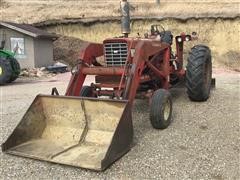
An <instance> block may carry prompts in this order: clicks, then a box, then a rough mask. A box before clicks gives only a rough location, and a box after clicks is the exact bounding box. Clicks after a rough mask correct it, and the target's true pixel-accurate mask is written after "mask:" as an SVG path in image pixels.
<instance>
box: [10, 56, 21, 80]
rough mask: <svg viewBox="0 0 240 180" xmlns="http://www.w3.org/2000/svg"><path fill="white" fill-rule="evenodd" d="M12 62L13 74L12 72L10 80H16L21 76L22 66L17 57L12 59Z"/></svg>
mask: <svg viewBox="0 0 240 180" xmlns="http://www.w3.org/2000/svg"><path fill="white" fill-rule="evenodd" d="M11 64H12V69H13V74H12V77H11V79H10V81H11V82H12V81H15V80H16V79H17V78H18V77H19V74H20V71H21V68H20V65H19V63H18V61H17V60H16V59H15V58H12V59H11Z"/></svg>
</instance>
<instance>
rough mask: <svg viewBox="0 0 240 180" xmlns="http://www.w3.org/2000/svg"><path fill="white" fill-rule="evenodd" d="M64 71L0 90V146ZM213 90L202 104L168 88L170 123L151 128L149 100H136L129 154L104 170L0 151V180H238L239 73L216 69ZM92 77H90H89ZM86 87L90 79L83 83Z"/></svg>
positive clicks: (64, 78)
mask: <svg viewBox="0 0 240 180" xmlns="http://www.w3.org/2000/svg"><path fill="white" fill-rule="evenodd" d="M69 75H70V74H69V73H65V74H59V75H57V76H55V77H53V78H50V79H39V80H31V79H21V78H20V79H18V80H17V81H16V82H14V83H12V84H10V85H7V86H1V87H0V93H1V119H0V128H1V131H0V132H1V136H0V144H2V143H3V142H4V141H5V140H6V138H7V137H8V136H9V135H10V134H11V132H12V130H13V129H14V127H15V126H16V125H17V124H18V123H19V121H20V119H21V117H22V116H23V114H24V112H25V111H26V110H27V108H28V107H29V105H30V103H31V102H32V100H33V99H34V97H35V95H36V94H39V93H42V94H50V91H51V88H52V87H57V88H58V89H59V92H60V93H61V94H64V91H65V89H66V86H67V82H68V80H69V77H70V76H69ZM214 77H216V81H217V84H216V89H213V90H212V92H211V97H210V99H209V100H208V101H207V102H203V103H196V102H191V101H189V99H188V98H187V95H186V92H185V89H184V88H183V89H173V90H171V94H172V96H173V101H174V107H173V108H174V112H173V123H172V124H171V125H170V126H169V128H168V129H166V130H155V129H153V128H152V127H151V125H150V122H149V109H148V102H147V101H144V100H136V101H135V105H134V111H133V123H134V131H135V134H134V144H133V148H132V150H131V151H130V152H129V153H127V154H126V155H125V156H124V157H122V158H121V159H120V160H119V161H117V162H116V163H115V164H113V165H112V166H111V167H110V168H109V169H107V170H106V171H105V172H101V173H97V172H92V171H88V170H83V169H80V168H74V167H69V166H64V165H58V164H52V163H47V162H42V161H37V160H32V159H26V158H21V157H16V156H12V155H7V154H3V153H2V152H0V160H1V163H0V170H1V172H0V179H26V177H27V178H28V179H39V178H41V179H89V178H92V179H216V180H220V179H239V177H240V174H239V173H240V171H239V162H240V159H239V158H240V157H239V154H240V149H239V147H240V138H239V131H240V124H239V118H240V114H239V112H240V106H239V102H240V91H239V89H240V81H239V80H240V73H236V72H233V71H226V70H223V69H215V70H214ZM90 79H92V78H90ZM88 83H90V80H88Z"/></svg>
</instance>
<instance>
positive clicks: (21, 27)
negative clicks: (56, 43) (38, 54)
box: [0, 22, 58, 39]
mask: <svg viewBox="0 0 240 180" xmlns="http://www.w3.org/2000/svg"><path fill="white" fill-rule="evenodd" d="M0 26H4V27H6V28H9V29H12V30H15V31H18V32H20V33H23V34H26V35H29V36H31V37H33V38H47V39H55V38H57V37H58V36H57V35H56V34H53V33H48V32H46V31H44V30H41V29H38V28H35V27H33V26H31V25H29V24H17V23H12V22H0Z"/></svg>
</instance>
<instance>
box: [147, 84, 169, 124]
mask: <svg viewBox="0 0 240 180" xmlns="http://www.w3.org/2000/svg"><path fill="white" fill-rule="evenodd" d="M168 100H169V103H170V113H169V117H168V119H167V120H165V119H164V106H165V103H166V102H167V101H168ZM150 121H151V124H152V126H153V128H155V129H165V128H167V127H168V126H169V125H170V123H171V121H172V98H171V94H170V93H169V92H168V91H167V90H164V89H159V90H157V91H155V92H154V94H153V96H152V102H151V105H150Z"/></svg>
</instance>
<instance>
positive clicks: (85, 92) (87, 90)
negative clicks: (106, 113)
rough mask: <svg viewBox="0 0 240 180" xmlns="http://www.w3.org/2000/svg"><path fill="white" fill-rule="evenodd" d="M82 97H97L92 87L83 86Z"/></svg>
mask: <svg viewBox="0 0 240 180" xmlns="http://www.w3.org/2000/svg"><path fill="white" fill-rule="evenodd" d="M80 96H82V97H96V96H95V95H94V93H93V88H92V87H91V86H83V87H82V89H81V91H80Z"/></svg>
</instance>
